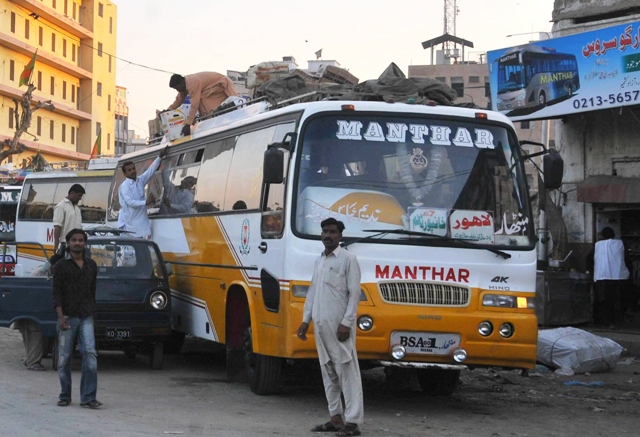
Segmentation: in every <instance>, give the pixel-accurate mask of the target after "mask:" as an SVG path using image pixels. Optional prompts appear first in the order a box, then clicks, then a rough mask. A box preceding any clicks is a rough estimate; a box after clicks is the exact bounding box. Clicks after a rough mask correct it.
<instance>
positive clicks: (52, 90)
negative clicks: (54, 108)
mask: <svg viewBox="0 0 640 437" xmlns="http://www.w3.org/2000/svg"><path fill="white" fill-rule="evenodd" d="M55 89H56V78H55V77H53V76H51V95H52V96H53V95H55V93H54V91H55Z"/></svg>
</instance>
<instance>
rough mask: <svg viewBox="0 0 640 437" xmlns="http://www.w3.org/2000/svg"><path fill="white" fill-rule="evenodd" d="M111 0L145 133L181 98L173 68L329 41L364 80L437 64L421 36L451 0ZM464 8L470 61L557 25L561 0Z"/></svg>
mask: <svg viewBox="0 0 640 437" xmlns="http://www.w3.org/2000/svg"><path fill="white" fill-rule="evenodd" d="M112 1H113V2H114V3H115V4H116V6H117V8H118V20H117V32H118V39H117V53H116V54H115V55H116V57H117V58H118V60H117V61H116V84H117V85H119V86H123V87H125V88H127V104H128V106H129V129H132V130H135V131H136V134H137V135H139V136H140V137H141V138H145V137H147V135H148V121H149V120H151V119H153V118H154V117H155V111H156V110H162V109H165V108H166V107H167V106H169V105H170V104H171V103H172V102H173V100H174V99H175V96H176V92H175V91H174V90H173V89H171V88H169V78H170V76H171V74H172V73H179V74H182V75H186V74H191V73H197V72H200V71H217V72H219V73H222V74H225V73H226V71H227V70H235V71H246V70H248V69H249V67H251V66H252V65H255V64H258V63H260V62H266V61H281V60H282V57H283V56H293V57H294V58H295V59H296V61H297V63H298V66H299V67H300V68H307V61H308V60H315V52H316V51H318V50H320V49H322V58H321V59H323V60H336V61H338V62H339V63H340V66H341V67H343V68H346V69H348V70H349V71H350V72H351V73H352V74H353V75H355V76H356V77H358V78H359V79H360V81H365V80H369V79H376V78H377V77H378V76H379V75H380V74H381V73H382V72H383V71H384V69H385V68H386V67H387V66H388V65H389V64H390V63H391V62H394V63H395V64H396V65H397V66H398V67H400V69H401V70H402V71H403V72H404V73H405V74H407V71H408V67H409V65H425V64H429V63H430V62H431V51H430V50H429V49H427V50H425V49H423V48H422V42H423V41H426V40H430V39H432V38H436V37H438V36H440V35H442V34H443V33H444V4H445V3H444V0H321V1H314V2H311V1H308V0H298V1H297V2H295V1H291V0H270V1H257V0H180V1H175V0H112ZM457 8H458V14H457V15H456V26H455V27H456V36H457V37H459V38H463V39H466V40H467V41H471V42H473V44H474V47H473V48H468V47H466V48H465V58H466V59H467V60H471V61H479V60H480V58H479V55H480V53H483V52H487V51H490V50H496V49H501V48H505V47H510V46H515V45H518V44H523V43H526V42H528V41H530V40H535V39H537V38H538V32H550V31H551V26H552V23H551V14H552V11H553V0H535V1H531V0H528V1H527V0H457ZM521 34H522V35H521ZM507 35H513V36H511V37H507ZM485 60H486V58H485Z"/></svg>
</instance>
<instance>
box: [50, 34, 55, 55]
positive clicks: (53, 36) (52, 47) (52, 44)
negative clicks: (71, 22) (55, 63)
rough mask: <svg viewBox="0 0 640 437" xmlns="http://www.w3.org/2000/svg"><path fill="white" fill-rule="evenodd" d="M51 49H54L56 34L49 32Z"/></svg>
mask: <svg viewBox="0 0 640 437" xmlns="http://www.w3.org/2000/svg"><path fill="white" fill-rule="evenodd" d="M51 51H52V52H55V51H56V34H55V33H52V34H51Z"/></svg>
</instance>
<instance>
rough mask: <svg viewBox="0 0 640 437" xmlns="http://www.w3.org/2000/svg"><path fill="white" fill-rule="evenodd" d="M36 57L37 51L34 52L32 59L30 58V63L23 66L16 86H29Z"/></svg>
mask: <svg viewBox="0 0 640 437" xmlns="http://www.w3.org/2000/svg"><path fill="white" fill-rule="evenodd" d="M37 55H38V50H36V51H35V53H34V54H33V57H32V58H31V62H29V63H28V64H27V65H25V66H24V70H23V71H22V74H21V75H20V82H19V83H18V86H22V85H29V81H31V75H32V74H33V69H34V68H35V66H36V56H37Z"/></svg>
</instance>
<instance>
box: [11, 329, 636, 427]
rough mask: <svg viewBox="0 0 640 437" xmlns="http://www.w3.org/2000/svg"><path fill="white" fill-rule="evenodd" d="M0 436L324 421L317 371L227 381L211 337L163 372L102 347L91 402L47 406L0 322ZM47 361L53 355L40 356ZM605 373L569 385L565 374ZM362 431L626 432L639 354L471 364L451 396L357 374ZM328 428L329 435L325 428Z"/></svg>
mask: <svg viewBox="0 0 640 437" xmlns="http://www.w3.org/2000/svg"><path fill="white" fill-rule="evenodd" d="M0 350H2V356H1V357H0V436H27V437H28V436H38V437H43V436H58V435H66V434H75V435H86V436H125V437H130V436H159V435H184V436H305V435H309V436H312V435H320V434H314V433H311V432H309V431H308V430H309V429H310V428H311V427H312V426H313V425H315V424H318V423H321V422H323V421H325V420H326V418H327V417H326V416H327V412H326V403H325V400H324V393H323V390H322V384H321V379H320V376H319V372H317V369H315V368H314V367H313V366H295V367H293V368H292V369H291V371H290V372H289V376H288V380H287V382H288V385H287V388H286V389H285V391H284V393H283V394H281V395H278V396H267V397H263V396H256V395H254V394H252V393H251V391H250V390H249V388H248V386H247V385H246V384H240V383H228V382H227V381H226V378H225V370H224V356H223V354H221V353H220V351H219V350H217V349H215V348H212V347H211V345H210V344H208V343H203V342H199V341H194V340H191V341H188V342H187V345H186V346H185V349H183V352H182V353H181V354H180V355H177V356H168V357H166V359H165V366H164V369H163V370H160V371H153V370H150V369H149V368H148V367H147V360H146V357H142V356H138V357H137V358H136V359H133V360H130V359H127V358H125V357H124V355H123V354H121V353H115V352H109V353H101V354H100V356H99V359H98V361H99V391H98V398H99V399H100V400H101V401H102V402H104V407H103V408H102V409H101V410H98V411H91V410H86V409H82V408H80V407H79V406H78V404H77V400H78V394H77V393H78V387H79V376H80V375H79V368H80V363H79V360H76V361H75V362H74V367H73V369H74V373H73V377H74V393H73V395H74V400H73V404H72V405H71V406H69V407H66V408H60V407H57V406H55V402H56V399H57V395H58V392H59V383H58V378H57V374H56V373H55V372H53V371H51V370H48V371H46V372H30V371H27V370H25V368H24V366H22V364H21V363H20V357H21V355H22V352H23V349H22V343H21V339H20V336H19V334H18V332H16V331H12V330H9V329H4V328H0ZM43 364H45V365H46V366H50V365H51V360H50V359H45V360H43ZM570 381H580V382H584V383H594V382H601V383H602V384H601V386H583V385H572V386H567V385H565V382H570ZM363 382H364V392H365V393H364V399H365V416H366V419H365V423H364V425H363V426H362V431H363V435H366V436H407V437H409V436H411V437H413V436H456V437H457V436H463V437H464V436H487V437H499V436H558V437H560V436H581V437H590V436H611V435H616V436H625V435H638V429H640V413H639V412H640V360H639V359H638V358H635V357H623V358H622V359H621V361H620V362H619V363H618V366H617V367H616V368H615V369H614V370H613V371H611V372H607V373H594V374H591V375H573V376H562V375H558V374H555V373H553V372H551V371H547V372H542V373H539V372H530V373H529V374H528V376H522V374H521V372H519V371H503V370H498V369H476V370H474V371H464V372H463V373H462V376H461V384H460V386H459V388H458V389H457V391H456V392H455V393H454V394H453V395H452V396H449V397H429V396H426V395H425V394H424V393H423V392H422V391H421V390H420V388H419V386H418V384H417V381H416V380H415V377H404V376H402V375H400V376H398V375H396V376H395V377H394V378H385V376H384V373H383V372H382V371H381V370H379V369H373V370H366V371H363ZM329 435H332V434H329Z"/></svg>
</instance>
